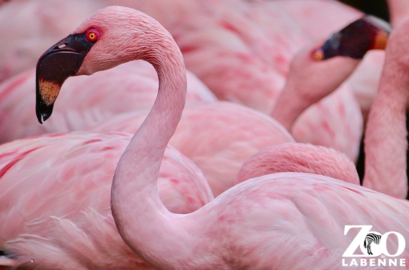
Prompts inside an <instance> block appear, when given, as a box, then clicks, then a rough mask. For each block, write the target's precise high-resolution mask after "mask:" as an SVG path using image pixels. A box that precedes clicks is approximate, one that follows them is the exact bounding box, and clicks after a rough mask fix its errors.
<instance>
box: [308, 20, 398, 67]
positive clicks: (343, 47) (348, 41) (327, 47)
mask: <svg viewBox="0 0 409 270" xmlns="http://www.w3.org/2000/svg"><path fill="white" fill-rule="evenodd" d="M391 30H392V28H391V26H390V25H389V24H388V23H387V22H385V21H383V20H381V19H378V18H376V17H374V16H365V17H363V18H361V19H359V20H356V21H354V22H352V23H351V24H349V25H348V26H346V27H345V28H344V29H342V30H341V31H339V32H337V33H335V34H333V35H332V36H331V37H330V38H329V39H328V40H327V41H326V42H325V43H324V45H323V46H322V47H321V48H318V49H317V50H316V51H315V52H314V55H313V57H314V59H316V60H325V59H329V58H332V57H335V56H347V57H351V58H354V59H362V58H363V57H364V56H365V54H366V53H367V52H368V51H369V50H376V49H378V50H384V49H385V47H386V44H387V41H388V37H389V34H390V32H391Z"/></svg>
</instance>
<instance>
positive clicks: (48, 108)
mask: <svg viewBox="0 0 409 270" xmlns="http://www.w3.org/2000/svg"><path fill="white" fill-rule="evenodd" d="M92 45H93V43H91V42H89V41H87V40H86V39H85V34H75V35H69V36H68V37H66V38H64V39H62V40H61V41H60V42H58V43H57V44H55V45H54V46H52V47H51V48H50V49H48V50H47V51H46V52H45V53H44V54H43V55H42V56H41V57H40V59H39V60H38V63H37V72H36V114H37V119H38V121H39V122H40V123H41V124H42V122H43V121H46V120H47V119H48V118H49V117H50V116H51V114H52V112H53V107H54V102H55V100H56V99H57V96H58V94H59V92H60V89H61V86H62V84H63V83H64V81H65V80H66V79H67V78H68V77H70V76H74V75H76V74H77V72H78V70H79V69H80V67H81V65H82V62H83V61H84V58H85V56H86V55H87V53H88V52H89V50H90V49H91V47H92Z"/></svg>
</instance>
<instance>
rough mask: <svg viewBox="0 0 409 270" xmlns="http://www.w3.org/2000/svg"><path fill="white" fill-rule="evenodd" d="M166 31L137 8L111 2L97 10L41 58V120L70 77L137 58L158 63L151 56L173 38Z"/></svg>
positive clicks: (38, 96) (47, 113) (37, 86)
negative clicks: (115, 4)
mask: <svg viewBox="0 0 409 270" xmlns="http://www.w3.org/2000/svg"><path fill="white" fill-rule="evenodd" d="M158 33H160V34H158ZM167 34H168V37H169V39H164V38H163V37H164V31H163V28H162V27H161V25H160V24H159V23H158V22H156V21H155V20H154V19H152V18H151V17H149V16H147V15H145V14H144V13H141V12H139V11H136V10H134V9H130V8H126V7H119V6H112V7H107V8H104V9H101V10H99V11H98V12H96V13H95V14H94V15H93V16H91V17H90V18H89V19H87V20H86V21H85V22H83V23H82V24H81V25H80V26H79V27H78V28H77V29H76V30H75V31H74V32H72V33H71V34H70V35H69V36H68V37H66V38H64V39H62V40H61V41H59V42H57V43H56V44H55V45H53V46H52V47H51V48H50V49H48V50H47V51H46V52H45V53H44V54H43V55H42V56H41V58H40V59H39V61H38V63H37V79H36V91H37V92H36V93H37V103H36V113H37V118H38V120H39V122H40V123H42V121H43V120H44V121H45V120H47V119H48V118H49V117H50V116H51V113H52V110H53V106H54V102H55V100H56V99H57V96H58V94H59V91H60V89H61V86H62V84H63V83H64V81H65V80H66V79H67V78H68V77H70V76H77V75H91V74H93V73H95V72H98V71H102V70H106V69H110V68H113V67H115V66H117V65H119V64H122V63H125V62H128V61H132V60H137V59H143V60H146V61H148V62H150V63H152V64H153V65H154V66H155V62H154V59H155V57H152V56H153V55H156V53H155V52H160V51H162V50H164V49H165V48H167V47H169V46H170V45H169V44H171V42H172V41H173V39H172V37H171V35H170V34H169V33H167ZM165 35H166V32H165Z"/></svg>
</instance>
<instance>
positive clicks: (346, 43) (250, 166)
mask: <svg viewBox="0 0 409 270" xmlns="http://www.w3.org/2000/svg"><path fill="white" fill-rule="evenodd" d="M374 20H375V21H374ZM365 22H367V24H365ZM388 33H389V29H388V27H386V28H384V27H382V22H377V19H376V18H373V17H364V18H363V19H362V20H358V21H356V22H354V23H352V24H350V25H348V26H347V27H346V28H344V29H343V30H341V31H340V32H338V33H337V34H335V35H333V36H332V37H331V38H330V39H329V40H328V41H327V42H326V43H325V44H324V45H323V46H322V47H320V48H315V49H313V50H312V51H311V52H310V57H309V58H301V59H300V60H297V58H296V60H295V61H304V63H308V62H312V63H314V62H313V59H312V58H313V57H312V56H316V57H319V59H321V58H332V57H335V58H333V59H337V58H338V59H339V60H337V61H343V62H336V61H334V62H332V63H331V61H330V62H328V63H327V64H325V65H324V63H325V62H326V61H328V59H327V60H325V61H323V63H322V62H319V61H318V62H315V64H311V63H310V64H309V65H312V66H314V65H315V70H314V69H313V68H311V69H310V70H311V72H316V73H319V74H323V75H324V76H326V75H325V73H324V72H323V71H322V70H323V69H327V70H329V71H330V72H331V74H332V77H333V78H334V77H335V78H334V82H336V81H337V77H338V79H339V81H342V80H344V79H345V78H346V77H347V76H348V75H349V74H350V73H351V72H352V71H353V69H354V68H355V67H356V66H357V64H358V63H359V62H360V60H359V58H361V56H363V54H364V53H365V52H366V51H367V50H368V49H371V48H374V46H377V48H381V47H383V46H384V45H385V44H386V39H387V37H388V35H389V34H388ZM333 39H337V40H339V42H335V41H334V40H333ZM368 41H375V42H374V43H373V44H372V45H371V42H368ZM326 44H327V45H326ZM328 44H337V45H336V46H337V48H332V47H331V46H328ZM351 45H353V46H351ZM378 45H380V46H378ZM351 48H353V49H352V50H351ZM314 52H315V53H314ZM316 54H317V55H316ZM351 54H353V55H351ZM338 55H342V56H348V55H351V56H353V57H354V58H357V59H352V58H351V59H349V61H347V58H345V57H341V58H340V57H337V56H338ZM305 65H306V64H305ZM305 65H304V66H305ZM320 65H321V66H320ZM331 65H332V69H331ZM300 66H302V65H300ZM296 67H297V66H296V65H294V66H292V68H293V69H294V68H296ZM335 70H338V71H337V72H335ZM291 74H293V73H291ZM310 76H311V75H310ZM306 77H308V73H307V74H306ZM304 81H305V80H301V82H304ZM299 83H300V82H298V81H297V80H294V82H293V81H291V80H288V81H287V84H295V86H297V84H299ZM307 88H308V86H307ZM288 89H289V91H288V92H286V91H284V92H283V93H282V95H281V96H280V98H279V99H278V101H279V104H278V105H277V106H276V107H277V108H278V110H279V111H281V112H284V113H283V114H278V115H277V118H278V120H279V121H280V120H281V121H280V122H282V123H283V125H284V126H286V123H289V124H288V126H286V127H291V125H290V123H292V122H294V117H293V115H292V113H293V111H294V109H293V108H292V106H295V107H296V108H299V109H300V110H302V108H303V107H304V106H306V105H304V104H303V102H301V103H297V102H295V103H291V102H289V99H290V97H291V95H294V92H295V91H296V89H297V87H293V86H292V87H290V88H288ZM321 89H328V91H330V89H331V87H325V85H321ZM324 93H326V92H325V91H322V92H319V91H317V92H314V91H312V92H311V93H310V94H309V95H308V96H305V97H303V99H302V100H305V103H309V100H311V99H313V100H315V99H320V98H322V96H321V95H322V94H324ZM282 115H285V116H286V117H282ZM302 149H304V151H301V150H302ZM278 150H281V151H282V152H280V151H278ZM372 151H373V150H372ZM332 155H333V156H332ZM306 157H310V158H306ZM317 157H320V159H319V160H317ZM373 159H374V158H373V157H370V160H369V161H367V164H366V165H367V167H368V168H369V170H370V171H373V170H377V169H376V168H372V167H371V166H378V164H377V163H376V162H373ZM290 160H292V162H290ZM303 161H304V162H303ZM334 161H336V162H335V163H334ZM320 162H321V164H322V162H325V163H326V166H335V167H338V168H339V171H338V172H337V171H336V170H333V171H332V172H333V173H336V174H338V177H337V176H336V175H335V176H334V175H329V174H326V173H323V172H324V171H325V169H324V168H323V167H324V166H320ZM337 163H338V164H339V165H334V164H337ZM383 169H384V170H386V171H387V168H386V167H385V168H383ZM395 169H396V168H391V170H395ZM286 170H287V171H290V172H297V171H299V172H310V173H313V172H316V173H318V174H323V175H327V176H331V177H333V178H337V179H344V180H345V181H347V182H348V180H346V179H347V178H348V176H349V179H352V180H353V181H354V182H355V183H356V179H354V178H351V177H350V176H351V175H356V170H355V168H354V167H353V166H351V165H350V164H349V162H346V161H345V157H344V156H342V155H340V154H339V153H337V152H335V151H329V150H325V149H324V148H318V147H313V146H305V145H301V146H298V145H297V144H288V145H286V146H283V147H281V148H280V146H276V147H270V148H267V149H264V150H263V151H261V152H259V153H257V154H256V155H254V156H253V157H251V158H250V159H249V160H247V161H246V163H245V164H244V165H243V167H242V169H241V171H240V173H239V176H238V181H237V182H242V181H244V180H246V179H248V178H254V177H258V176H261V175H265V174H268V173H273V172H281V171H286ZM389 173H390V174H394V173H395V172H394V171H390V172H389ZM385 174H386V173H384V175H385ZM237 182H236V183H237ZM363 185H364V186H367V187H371V188H374V189H376V190H377V191H380V192H384V193H387V194H390V195H394V196H397V197H402V198H405V197H406V192H407V188H406V182H405V181H404V177H401V178H398V177H396V178H395V181H381V179H380V178H379V177H378V178H377V177H374V176H373V173H372V174H365V177H364V180H363ZM402 188H403V190H402Z"/></svg>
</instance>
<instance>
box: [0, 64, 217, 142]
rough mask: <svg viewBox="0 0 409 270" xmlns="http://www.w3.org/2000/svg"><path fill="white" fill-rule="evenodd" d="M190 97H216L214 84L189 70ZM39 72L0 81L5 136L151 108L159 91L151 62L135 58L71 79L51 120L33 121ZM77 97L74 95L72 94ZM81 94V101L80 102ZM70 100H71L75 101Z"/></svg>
mask: <svg viewBox="0 0 409 270" xmlns="http://www.w3.org/2000/svg"><path fill="white" fill-rule="evenodd" d="M187 78H188V92H187V96H186V99H187V101H188V102H202V101H206V102H213V101H216V98H215V97H214V95H213V94H212V93H211V92H210V90H209V89H208V88H207V87H206V86H205V85H203V83H202V82H201V81H200V80H198V79H197V78H196V76H195V75H193V74H192V73H190V72H188V73H187ZM34 81H35V72H34V70H33V71H28V72H25V73H23V74H20V75H17V76H14V77H12V78H11V79H8V80H6V81H5V82H3V83H2V84H0V100H1V102H0V142H8V141H12V140H15V139H20V138H25V137H29V136H38V135H42V134H48V133H60V132H68V131H75V130H84V129H86V128H88V127H90V126H93V125H96V124H99V123H103V122H104V120H106V119H109V118H111V117H112V116H114V115H117V114H120V113H124V112H129V111H133V110H140V109H145V108H150V107H151V106H152V104H153V102H154V100H155V98H156V95H157V84H158V78H157V75H156V73H155V70H154V69H153V67H152V66H151V65H149V64H148V63H146V62H143V61H135V62H132V63H127V64H125V65H121V66H119V67H116V68H115V69H112V70H107V71H104V72H100V73H98V74H96V75H95V76H93V77H86V76H83V77H77V78H72V79H70V80H68V81H67V83H66V89H67V90H68V91H65V92H63V93H61V94H60V100H61V104H59V106H58V107H57V109H56V111H55V112H54V115H55V117H54V118H53V119H51V120H50V123H47V125H38V124H36V122H35V121H33V109H32V104H33V103H35V97H34V96H33V95H29V93H32V92H34V91H35V85H34V83H33V82H34ZM73 98H74V99H75V101H74V100H73ZM78 99H80V100H81V101H82V102H76V100H78ZM70 104H71V106H70Z"/></svg>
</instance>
